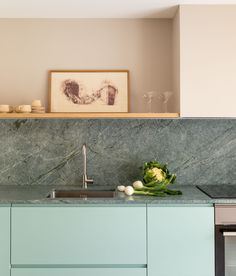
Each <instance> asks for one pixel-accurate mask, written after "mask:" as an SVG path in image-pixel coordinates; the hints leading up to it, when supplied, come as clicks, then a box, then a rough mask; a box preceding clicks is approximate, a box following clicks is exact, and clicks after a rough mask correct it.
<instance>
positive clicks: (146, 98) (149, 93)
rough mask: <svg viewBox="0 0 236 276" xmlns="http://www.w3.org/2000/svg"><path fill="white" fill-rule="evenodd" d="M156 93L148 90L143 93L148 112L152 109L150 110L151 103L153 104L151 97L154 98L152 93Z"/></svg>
mask: <svg viewBox="0 0 236 276" xmlns="http://www.w3.org/2000/svg"><path fill="white" fill-rule="evenodd" d="M155 94H156V92H155V91H149V92H147V93H145V94H144V95H143V98H144V99H145V100H146V102H147V110H148V113H151V112H152V111H153V110H152V107H153V106H152V105H153V99H154V95H155Z"/></svg>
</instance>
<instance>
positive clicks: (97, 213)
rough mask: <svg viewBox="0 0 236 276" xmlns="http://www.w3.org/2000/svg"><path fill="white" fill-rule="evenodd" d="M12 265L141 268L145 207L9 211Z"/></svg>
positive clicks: (144, 238)
mask: <svg viewBox="0 0 236 276" xmlns="http://www.w3.org/2000/svg"><path fill="white" fill-rule="evenodd" d="M11 245H12V251H11V253H12V258H11V260H12V264H21V265H22V264H33V265H37V264H39V265H43V264H51V265H58V264H59V265H63V264H66V265H68V264H69V265H70V264H72V265H73V264H75V265H76V264H94V265H95V264H100V265H101V264H111V265H112V264H119V265H122V264H124V265H125V264H146V208H145V206H143V207H115V206H112V207H109V206H107V207H98V206H96V205H95V207H14V208H12V243H11Z"/></svg>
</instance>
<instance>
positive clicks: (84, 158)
mask: <svg viewBox="0 0 236 276" xmlns="http://www.w3.org/2000/svg"><path fill="white" fill-rule="evenodd" d="M82 154H83V163H84V171H83V185H82V188H83V189H87V188H88V183H91V184H92V183H93V179H89V178H88V175H87V146H86V144H83V147H82Z"/></svg>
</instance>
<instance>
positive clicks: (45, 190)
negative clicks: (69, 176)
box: [0, 185, 236, 205]
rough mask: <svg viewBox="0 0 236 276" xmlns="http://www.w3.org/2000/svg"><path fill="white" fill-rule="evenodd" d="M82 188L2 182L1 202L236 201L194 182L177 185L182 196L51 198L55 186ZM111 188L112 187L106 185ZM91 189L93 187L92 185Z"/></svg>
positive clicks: (61, 187) (136, 202)
mask: <svg viewBox="0 0 236 276" xmlns="http://www.w3.org/2000/svg"><path fill="white" fill-rule="evenodd" d="M76 188H77V189H78V188H79V187H75V186H42V185H41V186H0V204H1V205H11V204H36V205H37V204H39V205H41V204H47V205H48V204H50V205H58V204H59V205H60V204H76V205H84V204H101V205H104V204H150V205H155V204H158V205H161V204H163V205H165V204H173V205H175V204H214V203H221V204H227V203H231V204H232V203H236V199H217V200H215V199H211V198H209V197H208V196H207V195H205V194H204V193H202V192H201V191H200V190H198V189H197V188H196V187H195V186H193V185H184V186H177V185H175V187H174V188H175V189H179V190H181V191H182V193H183V194H182V195H181V196H166V197H150V196H126V195H125V194H124V193H120V192H116V196H115V197H114V198H87V199H84V198H78V199H77V198H76V199H68V198H66V199H65V198H60V199H50V198H47V196H48V194H49V193H50V191H51V190H52V189H68V190H70V189H76ZM95 188H97V189H104V187H94V186H93V187H92V189H95ZM106 188H107V189H108V187H106ZM90 189H91V188H90Z"/></svg>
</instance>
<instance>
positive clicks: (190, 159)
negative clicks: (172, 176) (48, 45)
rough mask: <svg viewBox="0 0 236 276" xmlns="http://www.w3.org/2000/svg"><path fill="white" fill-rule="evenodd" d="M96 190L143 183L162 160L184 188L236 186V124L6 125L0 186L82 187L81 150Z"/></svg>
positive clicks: (1, 134)
mask: <svg viewBox="0 0 236 276" xmlns="http://www.w3.org/2000/svg"><path fill="white" fill-rule="evenodd" d="M84 142H86V143H87V147H88V149H87V154H88V174H89V176H91V177H92V178H93V179H94V180H95V185H98V186H99V185H102V186H104V185H105V186H112V187H113V186H116V185H119V184H124V185H128V184H130V183H131V182H132V181H134V180H136V179H141V176H142V170H141V169H140V167H141V166H142V164H143V163H144V162H145V161H149V160H152V159H155V158H156V159H158V160H160V161H161V162H166V163H168V165H169V168H170V170H171V172H173V173H176V174H177V184H179V185H202V184H236V170H235V164H236V119H133V120H132V119H127V120H124V119H122V120H114V119H80V120H78V119H76V120H72V119H71V120H53V119H50V120H0V149H1V150H0V185H51V186H53V185H59V186H60V185H63V186H65V185H68V186H69V185H78V186H80V185H81V179H82V151H81V148H82V144H83V143H84Z"/></svg>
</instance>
